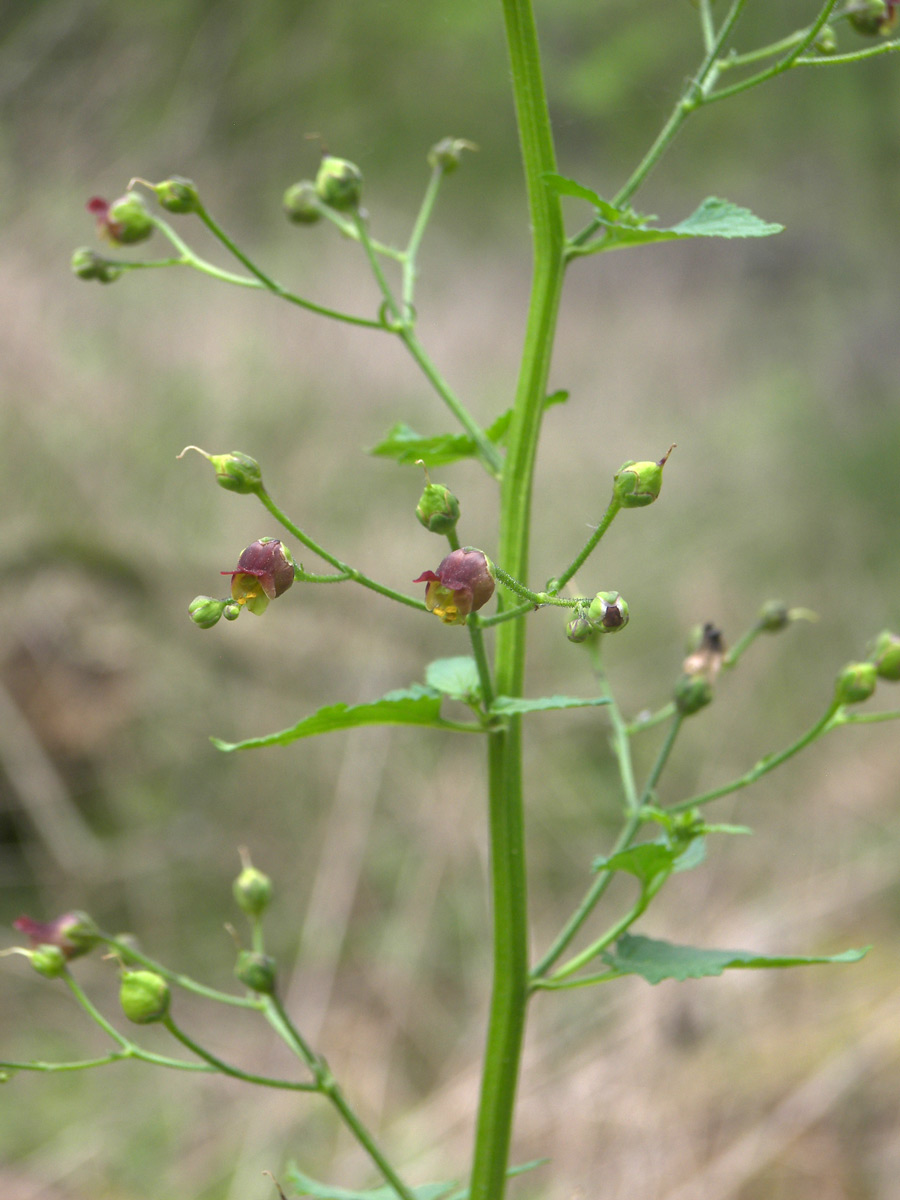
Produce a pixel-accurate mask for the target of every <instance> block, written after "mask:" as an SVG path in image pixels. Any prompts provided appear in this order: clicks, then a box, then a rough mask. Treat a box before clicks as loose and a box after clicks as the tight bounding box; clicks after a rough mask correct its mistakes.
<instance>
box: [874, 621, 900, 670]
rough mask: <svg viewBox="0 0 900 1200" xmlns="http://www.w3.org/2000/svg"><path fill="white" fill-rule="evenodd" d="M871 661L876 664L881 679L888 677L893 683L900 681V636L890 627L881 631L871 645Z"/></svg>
mask: <svg viewBox="0 0 900 1200" xmlns="http://www.w3.org/2000/svg"><path fill="white" fill-rule="evenodd" d="M869 662H872V663H874V664H875V671H876V674H877V675H878V677H879V678H880V679H887V680H889V681H890V682H891V683H898V682H900V637H898V636H897V634H896V633H892V632H891V631H890V629H885V630H883V631H882V632H881V633H879V635H878V637H877V638H876V639H875V641H874V642H873V643H872V645H871V648H870V654H869Z"/></svg>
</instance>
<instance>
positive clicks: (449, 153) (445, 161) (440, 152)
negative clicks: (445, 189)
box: [428, 137, 478, 175]
mask: <svg viewBox="0 0 900 1200" xmlns="http://www.w3.org/2000/svg"><path fill="white" fill-rule="evenodd" d="M477 149H478V147H477V146H476V145H475V144H474V143H473V142H467V141H466V139H465V138H453V137H445V138H441V140H440V141H439V142H435V144H434V145H433V146H432V147H431V149H430V150H429V151H428V165H429V167H434V168H437V167H440V169H441V170H442V171H443V172H444V174H445V175H449V174H450V172H451V171H455V170H456V168H457V167H458V166H459V160H460V157H461V155H462V152H463V150H477Z"/></svg>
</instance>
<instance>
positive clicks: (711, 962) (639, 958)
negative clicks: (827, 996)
mask: <svg viewBox="0 0 900 1200" xmlns="http://www.w3.org/2000/svg"><path fill="white" fill-rule="evenodd" d="M869 949H870V947H869V946H864V947H862V948H861V949H858V950H845V951H844V952H843V953H842V954H827V955H809V956H807V955H792V956H790V957H772V956H770V955H765V954H756V953H755V952H753V951H752V950H706V949H702V948H700V947H697V946H678V945H675V944H674V943H673V942H663V941H657V940H656V939H655V938H648V937H641V936H640V935H638V934H624V935H623V936H622V937H620V938H619V940H618V941H617V942H616V945H615V949H613V950H604V952H603V954H602V956H601V957H602V958H603V961H604V962H605V963H606V965H607V966H609V967H611V968H613V970H615V971H618V972H620V973H621V974H623V975H640V976H641V978H642V979H646V980H647V982H648V983H661V982H662V980H664V979H678V980H685V979H701V978H704V977H705V976H710V975H721V974H722V972H723V971H727V970H733V969H761V968H764V967H766V968H768V967H772V968H775V967H779V968H780V967H805V966H812V965H815V964H818V963H851V962H858V961H859V960H860V959H861V958H862V957H863V956H864V955H865V954H866V953H867V952H868V951H869Z"/></svg>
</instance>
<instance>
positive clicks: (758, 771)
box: [666, 703, 847, 813]
mask: <svg viewBox="0 0 900 1200" xmlns="http://www.w3.org/2000/svg"><path fill="white" fill-rule="evenodd" d="M846 723H847V722H846V719H845V718H843V716H842V713H841V705H840V704H838V703H834V704H832V705H831V706H830V707H829V708H828V711H827V712H826V713H825V715H824V716H823V717H822V718H821V720H819V721H816V723H815V725H813V727H812V729H810V730H808V732H806V733H804V734H803V736H802V737H799V738H797V740H796V742H792V743H791V745H790V746H788V747H787V748H786V749H784V750H781V751H779V753H778V754H770V755H768V756H767V757H766V758H761V759H760V760H759V762H758V763H756V764H755V765H754V766H753V767H751V768H750V770H749V771H747V772H746V774H744V775H741V776H740V777H739V778H738V779H732V780H731V782H730V783H723V784H722V786H721V787H717V788H713V789H712V791H709V792H701V793H700V795H698V796H691V797H690V799H688V800H682V801H680V802H679V803H678V804H672V805H670V806H669V807H668V808H667V809H666V812H670V813H677V812H684V811H685V810H686V809H689V808H699V807H700V805H701V804H709V803H710V801H712V800H718V799H719V798H720V797H721V796H729V795H731V793H732V792H739V791H741V789H742V788H745V787H749V786H750V784H751V783H756V781H757V779H761V778H762V777H763V775H768V773H769V772H770V771H774V770H775V768H776V767H780V766H781V764H782V763H783V762H787V760H788V759H789V758H793V756H794V755H795V754H799V752H800V751H801V750H804V749H805V748H806V747H807V746H809V745H810V744H811V743H812V742H814V741H815V740H816V739H817V738H820V737H822V735H823V734H825V733H828V731H829V730H830V729H836V728H837V726H838V725H843V724H846Z"/></svg>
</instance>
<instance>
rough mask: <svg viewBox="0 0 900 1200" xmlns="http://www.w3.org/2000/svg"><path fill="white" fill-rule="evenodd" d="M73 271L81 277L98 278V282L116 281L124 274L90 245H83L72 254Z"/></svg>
mask: <svg viewBox="0 0 900 1200" xmlns="http://www.w3.org/2000/svg"><path fill="white" fill-rule="evenodd" d="M72 273H73V274H74V275H77V276H78V278H79V279H96V280H97V282H98V283H115V281H116V280H117V279H118V278H119V276H120V275H121V274H122V269H121V267H117V266H115V265H114V264H113V263H111V262H110V261H109V259H108V258H104V257H103V255H102V254H97V252H96V251H95V250H91V249H90V247H89V246H81V247H79V249H77V250H76V251H75V253H74V254H73V255H72Z"/></svg>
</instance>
